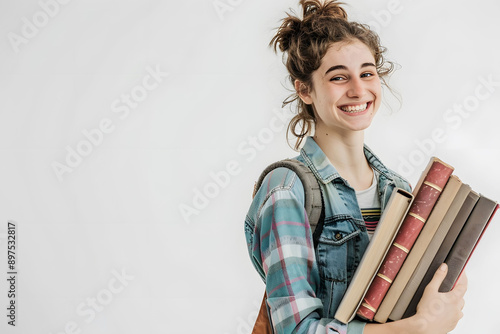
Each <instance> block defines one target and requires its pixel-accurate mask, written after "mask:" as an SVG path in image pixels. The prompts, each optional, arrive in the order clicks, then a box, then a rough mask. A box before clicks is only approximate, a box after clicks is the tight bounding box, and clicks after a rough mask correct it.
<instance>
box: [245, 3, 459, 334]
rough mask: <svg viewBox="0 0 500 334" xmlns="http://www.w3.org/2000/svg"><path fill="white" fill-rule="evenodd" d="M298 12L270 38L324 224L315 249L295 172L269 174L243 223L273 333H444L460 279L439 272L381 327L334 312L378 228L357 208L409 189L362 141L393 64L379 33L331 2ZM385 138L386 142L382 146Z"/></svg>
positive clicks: (454, 312)
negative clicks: (284, 74)
mask: <svg viewBox="0 0 500 334" xmlns="http://www.w3.org/2000/svg"><path fill="white" fill-rule="evenodd" d="M300 4H301V6H302V7H303V17H302V19H300V18H298V17H295V16H293V15H291V14H288V16H287V17H286V18H285V19H284V20H283V23H282V25H281V27H280V28H279V29H278V32H277V34H276V36H275V37H274V38H273V39H272V41H271V45H272V46H274V48H275V49H277V48H278V47H279V49H280V50H281V51H282V52H283V53H285V55H286V61H285V65H286V67H287V69H288V71H289V74H290V79H291V82H292V84H293V85H294V87H295V91H296V93H295V94H294V95H292V97H291V98H289V99H288V100H286V101H285V104H286V103H290V102H293V101H296V103H297V111H298V113H297V115H296V116H295V117H294V118H293V119H292V121H291V123H290V125H289V130H291V132H292V133H293V134H294V135H295V136H296V137H298V140H297V144H296V147H295V148H296V149H298V148H299V147H300V146H301V145H302V148H301V149H300V155H299V156H297V157H296V158H295V159H297V160H299V161H301V162H303V163H305V164H306V165H307V166H308V167H309V168H310V169H311V171H313V173H314V175H315V176H316V178H317V179H318V180H319V183H320V185H321V191H322V194H323V199H324V205H325V220H324V228H323V231H322V234H321V237H320V238H319V243H318V245H317V248H316V249H315V248H314V245H313V239H312V235H311V229H310V226H309V222H308V218H307V214H306V213H305V211H304V189H303V186H302V184H301V182H300V180H298V178H297V175H296V174H295V173H294V172H292V171H291V170H289V169H286V168H278V169H275V170H274V171H273V172H272V173H270V174H268V175H267V177H266V178H265V179H264V182H263V184H262V186H261V187H260V189H259V191H258V192H257V194H256V196H255V198H254V200H253V202H252V204H251V207H250V210H249V212H248V214H247V216H246V220H245V235H246V238H247V244H248V250H249V254H250V257H251V260H252V262H253V264H254V266H255V268H256V269H257V271H258V272H259V274H260V275H261V277H262V279H263V280H264V282H265V283H266V293H267V306H268V310H269V315H270V320H271V323H272V328H273V330H274V332H275V333H365V334H369V333H384V334H388V333H408V334H410V333H426V334H431V333H436V334H442V333H448V332H449V331H451V330H452V329H453V328H454V327H455V326H456V324H457V322H458V321H459V319H460V318H461V317H462V312H461V310H462V308H463V306H464V300H463V295H464V293H465V291H466V287H467V279H466V277H465V275H463V276H462V278H461V279H460V281H459V282H458V284H457V286H456V287H455V289H454V290H452V291H450V292H448V293H439V292H438V288H439V286H440V283H441V281H442V280H443V279H444V277H445V276H446V271H447V268H446V266H445V265H443V266H442V268H440V269H439V270H437V272H436V274H435V276H434V279H433V280H432V281H431V282H430V283H429V285H428V286H427V288H426V291H425V293H424V295H423V297H422V299H421V301H420V304H419V305H418V308H417V314H416V315H415V316H413V317H411V318H407V319H403V320H399V321H394V322H390V323H386V324H374V323H373V324H372V323H370V324H366V323H364V322H361V321H359V320H354V321H352V322H350V323H349V324H347V325H345V324H342V323H340V322H338V321H336V320H335V319H334V315H335V312H336V310H337V308H338V306H339V303H340V301H341V299H342V296H343V294H344V292H345V291H346V289H347V286H348V284H349V282H350V280H351V278H352V276H353V274H354V272H355V270H356V267H357V265H358V264H359V262H360V260H361V257H362V256H363V253H364V251H365V249H366V246H367V244H368V243H369V240H370V237H371V234H372V233H373V230H374V229H375V227H376V220H377V219H375V222H373V221H372V222H368V221H366V220H367V219H365V218H366V216H365V217H364V216H363V214H362V211H364V209H370V211H371V212H372V213H373V212H376V211H377V209H378V211H379V212H380V211H383V209H384V207H385V205H386V203H387V201H388V199H389V197H390V195H391V192H392V190H393V189H394V188H395V187H402V188H404V189H406V190H410V186H409V184H408V182H407V181H406V180H404V179H403V178H402V177H400V176H399V175H398V174H396V173H394V172H393V171H391V170H390V169H388V168H387V167H386V166H384V164H383V163H382V162H381V161H380V160H379V159H378V158H377V156H375V155H374V153H373V152H372V151H371V150H370V149H369V148H368V147H367V146H366V145H364V130H365V129H366V128H367V127H368V126H370V124H371V122H372V120H373V117H374V116H375V114H376V113H377V110H378V109H379V106H380V103H381V99H382V96H381V85H382V83H385V81H384V78H385V77H386V76H387V75H388V74H390V72H391V71H392V68H393V66H392V64H391V63H390V62H386V61H385V59H384V57H383V53H384V48H383V47H382V46H381V45H380V42H379V38H378V36H377V35H376V34H375V33H374V32H373V31H371V30H370V29H369V28H368V27H367V26H366V25H361V24H358V23H355V22H350V21H348V19H347V15H346V12H345V11H344V10H343V9H342V8H341V7H340V6H339V4H338V3H337V2H335V1H326V2H324V3H323V2H321V1H318V0H302V1H300ZM388 144H390V143H388Z"/></svg>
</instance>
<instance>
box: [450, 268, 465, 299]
mask: <svg viewBox="0 0 500 334" xmlns="http://www.w3.org/2000/svg"><path fill="white" fill-rule="evenodd" d="M468 282H469V281H468V279H467V275H465V272H462V274H461V275H460V277H459V278H458V280H457V283H456V284H455V287H454V288H453V291H455V293H457V294H458V295H460V296H463V295H464V294H465V292H466V291H467V285H468Z"/></svg>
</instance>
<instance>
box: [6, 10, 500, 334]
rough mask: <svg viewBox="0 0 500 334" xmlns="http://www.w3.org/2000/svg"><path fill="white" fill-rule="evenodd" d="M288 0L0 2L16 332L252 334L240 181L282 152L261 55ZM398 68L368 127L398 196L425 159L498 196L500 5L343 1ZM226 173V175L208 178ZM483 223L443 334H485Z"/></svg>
mask: <svg viewBox="0 0 500 334" xmlns="http://www.w3.org/2000/svg"><path fill="white" fill-rule="evenodd" d="M290 7H292V8H294V9H298V1H295V0H293V1H292V0H278V1H276V0H274V1H263V0H254V1H243V0H220V1H219V0H217V1H213V0H204V1H201V0H195V1H183V2H180V1H175V2H174V1H153V0H142V1H139V0H136V1H132V0H121V1H111V0H107V1H96V0H93V1H92V0H73V1H67V0H65V1H63V0H59V1H56V0H41V1H35V0H25V1H16V2H14V1H6V0H1V1H0V35H1V36H3V37H2V38H1V39H0V49H1V52H0V55H1V62H0V154H1V163H0V171H1V173H0V199H1V202H0V203H1V204H0V208H1V209H0V261H1V262H0V268H4V269H3V274H0V277H4V276H5V277H6V276H7V269H6V262H7V239H6V234H7V222H8V220H12V221H15V222H17V224H18V235H17V237H18V239H17V253H16V255H17V269H18V277H17V287H16V292H17V296H16V307H17V308H16V312H17V313H16V315H17V318H16V327H12V326H9V325H7V320H8V318H7V316H6V315H7V310H6V307H7V305H8V304H7V303H8V302H9V300H8V297H7V293H8V289H9V288H8V286H7V281H6V279H4V278H2V279H1V280H0V305H1V306H2V307H1V309H2V310H3V311H1V313H0V319H2V320H0V328H1V330H0V332H2V333H23V334H32V333H33V334H34V333H40V334H49V333H52V334H56V333H89V334H90V333H92V334H97V333H120V334H123V333H173V334H185V333H200V332H202V333H209V334H221V333H222V334H243V333H250V328H251V326H252V325H253V320H254V318H255V316H256V311H257V309H258V306H259V304H260V301H261V296H262V292H263V289H264V285H263V283H262V282H261V280H260V278H259V276H258V275H257V273H256V272H255V270H254V269H253V267H252V265H251V262H250V260H249V257H248V254H247V250H246V244H245V238H244V233H243V221H244V218H245V214H246V212H247V209H248V207H249V205H250V201H251V193H252V188H253V183H254V181H255V179H256V178H257V177H258V175H259V173H260V171H261V170H262V168H264V167H265V166H266V165H267V164H269V163H270V162H272V161H275V160H278V159H282V158H285V157H293V156H296V155H297V153H296V152H294V151H293V150H291V149H290V148H289V146H288V145H287V143H286V139H285V125H284V124H285V123H284V122H286V119H287V118H290V116H291V114H290V111H289V110H288V109H284V110H281V102H282V101H283V99H284V98H286V96H287V95H288V91H287V88H289V87H290V86H289V84H288V82H287V79H286V72H285V68H284V66H283V65H282V63H281V55H276V54H274V53H273V52H272V51H271V49H270V48H268V46H267V44H268V43H269V41H270V39H271V38H272V36H273V32H274V30H273V29H274V28H276V27H277V26H279V20H280V19H281V18H282V17H283V16H284V12H285V11H287V10H288V9H289V8H290ZM345 8H346V10H347V11H348V14H349V15H350V17H351V18H352V19H355V20H359V21H361V22H364V23H370V24H371V26H372V27H373V28H374V29H376V30H377V31H378V32H379V33H380V36H381V39H382V42H383V44H384V45H385V46H386V47H387V48H388V50H389V51H388V55H387V56H388V58H389V59H390V60H393V61H395V62H397V63H398V64H399V65H400V66H399V69H398V70H397V71H396V72H395V73H394V75H393V76H392V79H391V80H390V85H391V87H392V88H393V89H394V90H396V91H397V92H399V94H400V96H401V101H402V103H401V104H400V103H399V102H398V100H397V99H396V98H395V97H394V96H393V95H391V94H390V93H389V92H386V94H385V96H386V97H387V104H386V105H385V106H383V107H382V108H381V110H380V111H379V114H378V115H377V117H376V120H375V121H374V123H373V124H372V126H371V128H370V129H369V130H368V131H367V133H366V143H367V144H368V145H369V146H370V147H371V148H372V149H374V151H375V152H376V153H377V155H378V156H379V157H380V158H381V159H382V161H384V163H385V164H386V165H388V166H389V167H391V168H392V169H394V170H396V171H398V172H400V173H402V174H403V175H405V176H406V177H408V179H409V180H410V181H411V183H412V184H415V183H416V181H417V179H418V177H419V175H420V172H421V171H422V169H423V168H424V166H425V165H426V163H427V161H428V159H429V158H430V157H431V156H433V155H435V156H438V157H440V158H441V159H442V160H444V161H446V162H448V163H449V164H451V165H453V166H454V167H455V168H456V171H455V174H456V175H458V176H459V177H460V178H461V180H462V181H463V182H465V183H468V184H470V185H471V186H472V187H473V188H474V189H475V190H477V191H478V192H481V193H482V194H484V195H486V196H488V197H490V198H492V199H496V200H500V187H499V185H500V173H499V172H498V166H499V164H500V131H499V129H498V127H499V123H500V111H499V109H498V105H499V103H500V63H499V61H498V59H499V58H500V47H499V44H498V32H499V31H500V21H498V12H499V9H500V5H499V3H498V2H496V1H492V0H489V1H486V0H484V1H476V2H473V3H472V2H470V1H464V0H457V1H440V2H436V1H428V0H424V1H402V0H401V1H398V0H376V1H374V0H371V1H368V0H363V1H360V0H357V1H355V2H354V1H348V5H347V6H346V7H345ZM222 171H224V172H222ZM499 233H500V219H498V217H497V219H496V220H494V221H493V222H492V224H491V226H490V227H489V229H488V231H487V234H486V235H485V236H484V238H483V239H482V241H481V243H480V244H479V246H478V248H477V249H476V252H475V254H474V256H473V258H472V259H471V261H470V262H469V264H468V270H467V274H468V277H469V290H468V292H467V294H466V306H465V309H464V313H465V317H464V318H463V319H462V321H461V322H460V323H459V325H458V327H457V328H456V329H455V330H454V331H453V333H454V334H465V333H471V332H474V333H498V326H497V322H496V317H497V312H496V310H497V304H498V300H499V298H500V293H499V292H498V289H497V288H496V286H497V278H496V277H498V275H499V274H500V269H499V262H498V258H497V257H496V256H497V254H498V253H499V248H498V241H497V240H496V239H495V236H496V235H498V234H499Z"/></svg>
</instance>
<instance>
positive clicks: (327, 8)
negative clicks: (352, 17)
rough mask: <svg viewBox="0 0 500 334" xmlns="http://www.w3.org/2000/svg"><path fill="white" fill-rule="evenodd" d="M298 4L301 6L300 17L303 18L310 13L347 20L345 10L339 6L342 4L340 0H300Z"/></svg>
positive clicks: (310, 14)
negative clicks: (301, 12)
mask: <svg viewBox="0 0 500 334" xmlns="http://www.w3.org/2000/svg"><path fill="white" fill-rule="evenodd" d="M300 4H301V5H302V8H303V14H302V17H303V19H304V20H306V19H308V18H309V17H310V16H312V15H319V16H329V17H335V18H340V19H344V20H347V13H346V11H345V10H344V9H343V8H342V7H340V5H341V4H342V5H343V3H342V2H337V1H335V0H332V1H329V0H326V1H325V2H324V3H322V1H320V0H300Z"/></svg>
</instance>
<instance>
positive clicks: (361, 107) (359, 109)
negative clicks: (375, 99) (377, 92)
mask: <svg viewBox="0 0 500 334" xmlns="http://www.w3.org/2000/svg"><path fill="white" fill-rule="evenodd" d="M370 104H371V102H367V103H364V104H360V105H357V106H349V105H347V106H342V107H339V109H340V110H342V111H344V112H346V113H349V114H354V113H358V112H362V111H365V110H366V108H368V107H369V106H370Z"/></svg>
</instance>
